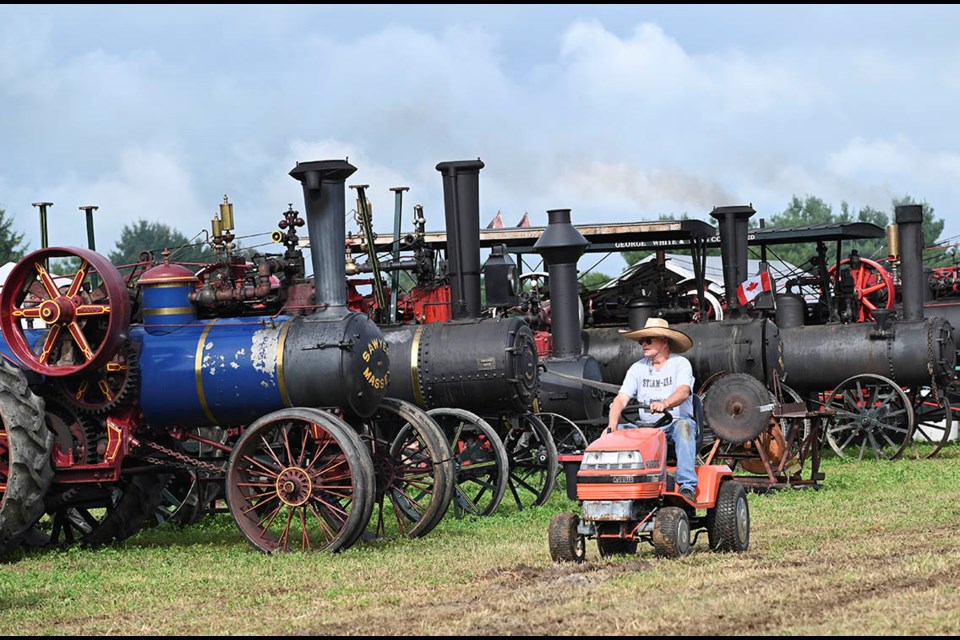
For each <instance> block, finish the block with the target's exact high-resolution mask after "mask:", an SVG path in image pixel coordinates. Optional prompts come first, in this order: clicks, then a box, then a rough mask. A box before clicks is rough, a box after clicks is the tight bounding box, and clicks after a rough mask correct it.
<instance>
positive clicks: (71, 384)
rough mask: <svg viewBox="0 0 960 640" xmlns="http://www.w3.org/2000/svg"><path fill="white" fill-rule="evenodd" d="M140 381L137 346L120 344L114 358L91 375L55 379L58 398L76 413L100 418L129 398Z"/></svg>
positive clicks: (84, 374) (130, 343)
mask: <svg viewBox="0 0 960 640" xmlns="http://www.w3.org/2000/svg"><path fill="white" fill-rule="evenodd" d="M139 381H140V353H139V349H138V345H137V343H135V342H133V341H132V340H130V339H127V340H125V341H124V343H123V344H122V345H121V347H120V349H119V350H118V351H117V353H116V355H114V356H113V358H111V359H110V361H109V362H107V364H106V365H104V366H102V367H100V368H99V369H97V370H96V371H93V372H91V373H79V374H76V375H72V376H67V377H64V378H60V379H58V380H57V381H56V382H55V384H56V386H57V391H58V392H59V394H60V397H61V399H62V400H63V401H64V402H65V403H67V404H68V405H70V406H72V407H75V408H76V409H77V410H78V411H80V412H82V413H86V414H88V415H94V416H102V415H105V414H107V413H109V412H110V411H111V410H112V409H114V408H116V407H118V406H121V405H123V404H124V403H125V402H127V401H128V400H130V399H131V397H132V396H133V394H134V393H135V392H136V390H137V385H138V383H139Z"/></svg>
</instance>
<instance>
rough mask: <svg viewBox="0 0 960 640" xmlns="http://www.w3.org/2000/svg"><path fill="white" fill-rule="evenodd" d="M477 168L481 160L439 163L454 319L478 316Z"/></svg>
mask: <svg viewBox="0 0 960 640" xmlns="http://www.w3.org/2000/svg"><path fill="white" fill-rule="evenodd" d="M480 169H483V162H481V161H480V159H479V158H477V159H476V160H457V161H453V162H441V163H440V164H438V165H437V171H439V172H440V173H441V174H443V210H444V214H445V219H446V223H447V271H448V273H449V274H450V295H451V298H452V299H453V302H452V304H453V319H454V320H461V319H464V318H479V317H480Z"/></svg>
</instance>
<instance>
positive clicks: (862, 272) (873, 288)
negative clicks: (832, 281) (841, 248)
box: [829, 258, 897, 322]
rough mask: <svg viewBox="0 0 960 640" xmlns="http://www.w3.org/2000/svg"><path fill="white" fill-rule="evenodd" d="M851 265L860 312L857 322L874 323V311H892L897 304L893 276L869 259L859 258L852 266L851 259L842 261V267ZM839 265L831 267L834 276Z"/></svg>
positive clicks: (831, 273)
mask: <svg viewBox="0 0 960 640" xmlns="http://www.w3.org/2000/svg"><path fill="white" fill-rule="evenodd" d="M845 264H850V274H851V275H852V276H853V286H854V291H855V293H856V296H857V302H859V303H860V304H859V306H860V312H859V314H858V315H857V322H867V321H873V310H874V309H892V308H893V305H894V303H895V302H896V293H897V292H896V289H895V287H894V284H893V276H891V275H890V272H889V271H887V270H886V269H884V268H883V265H881V264H880V263H878V262H874V261H873V260H870V259H868V258H857V260H856V262H853V263H852V264H851V259H850V258H847V259H846V260H841V261H840V265H845ZM837 266H838V265H833V266H832V267H830V270H829V273H830V275H831V276H832V275H833V274H834V272H835V271H836V270H837Z"/></svg>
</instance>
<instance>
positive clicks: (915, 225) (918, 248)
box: [894, 204, 927, 321]
mask: <svg viewBox="0 0 960 640" xmlns="http://www.w3.org/2000/svg"><path fill="white" fill-rule="evenodd" d="M894 217H895V218H896V222H897V230H898V231H899V233H900V299H901V300H902V301H903V319H904V320H906V321H910V320H922V319H923V293H924V291H925V290H926V288H927V287H926V283H925V282H924V281H923V231H922V227H923V207H922V206H921V205H919V204H902V205H899V206H898V207H897V208H896V212H895V214H894Z"/></svg>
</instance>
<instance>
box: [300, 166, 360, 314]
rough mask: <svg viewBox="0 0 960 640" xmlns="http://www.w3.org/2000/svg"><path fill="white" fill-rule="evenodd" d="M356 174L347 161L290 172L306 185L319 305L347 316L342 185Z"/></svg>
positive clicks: (308, 230)
mask: <svg viewBox="0 0 960 640" xmlns="http://www.w3.org/2000/svg"><path fill="white" fill-rule="evenodd" d="M356 170H357V168H356V167H354V166H353V165H352V164H350V163H349V162H347V161H346V160H315V161H312V162H298V163H297V166H296V167H294V168H293V170H292V171H290V175H291V176H293V177H294V178H296V179H297V180H299V181H300V182H301V183H302V184H303V199H304V202H305V203H306V215H307V234H308V236H309V237H310V260H311V263H312V264H313V278H314V283H315V286H316V303H317V304H318V305H321V306H322V305H327V307H328V309H330V310H332V311H337V310H340V311H341V312H343V313H344V314H345V313H346V311H347V285H346V278H347V268H346V262H345V260H344V256H345V249H344V238H346V235H347V229H346V205H345V204H344V202H345V201H344V195H345V190H344V186H343V185H344V182H345V181H346V179H347V178H349V177H350V176H351V175H353V172H354V171H356ZM321 311H323V310H321Z"/></svg>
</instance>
